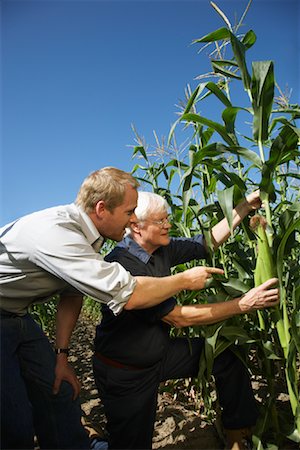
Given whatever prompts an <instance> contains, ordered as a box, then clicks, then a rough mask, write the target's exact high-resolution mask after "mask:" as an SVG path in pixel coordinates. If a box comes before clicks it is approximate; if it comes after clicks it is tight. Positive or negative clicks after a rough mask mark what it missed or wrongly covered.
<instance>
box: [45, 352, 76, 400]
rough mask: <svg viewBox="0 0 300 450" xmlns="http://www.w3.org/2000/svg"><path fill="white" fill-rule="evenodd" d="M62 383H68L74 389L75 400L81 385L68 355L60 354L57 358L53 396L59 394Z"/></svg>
mask: <svg viewBox="0 0 300 450" xmlns="http://www.w3.org/2000/svg"><path fill="white" fill-rule="evenodd" d="M62 381H67V382H68V383H70V385H71V386H72V387H73V390H74V395H73V400H75V399H76V398H77V397H78V395H79V393H80V388H81V384H80V382H79V380H78V378H77V377H76V375H75V372H74V369H73V367H72V366H71V365H70V364H69V363H68V360H67V355H64V354H60V355H57V358H56V367H55V381H54V385H53V391H52V392H53V394H54V395H55V394H58V391H59V389H60V385H61V383H62Z"/></svg>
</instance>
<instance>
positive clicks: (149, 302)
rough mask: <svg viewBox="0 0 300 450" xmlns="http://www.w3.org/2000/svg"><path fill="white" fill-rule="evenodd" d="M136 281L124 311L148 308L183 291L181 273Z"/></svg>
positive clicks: (142, 278) (140, 278)
mask: <svg viewBox="0 0 300 450" xmlns="http://www.w3.org/2000/svg"><path fill="white" fill-rule="evenodd" d="M136 280H137V284H136V287H135V289H134V291H133V293H132V295H131V297H130V299H129V300H128V302H127V303H126V305H125V307H124V309H140V308H150V307H151V306H155V305H157V304H158V303H161V302H162V301H164V300H166V299H167V298H169V297H172V296H173V295H176V294H178V292H180V291H181V290H182V289H185V288H184V287H183V284H184V276H183V272H182V273H178V274H176V275H172V276H169V277H162V278H155V277H136Z"/></svg>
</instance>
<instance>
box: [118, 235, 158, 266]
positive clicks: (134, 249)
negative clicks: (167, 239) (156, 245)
mask: <svg viewBox="0 0 300 450" xmlns="http://www.w3.org/2000/svg"><path fill="white" fill-rule="evenodd" d="M118 247H121V248H126V249H127V250H128V252H129V253H131V254H132V255H133V256H136V257H137V258H138V259H140V260H141V261H142V262H143V263H145V264H147V263H148V262H149V260H150V258H151V257H152V255H151V254H150V253H148V252H147V251H146V250H144V249H143V248H142V247H140V246H139V244H138V243H137V242H135V241H134V240H133V239H132V238H131V237H130V236H129V235H128V236H126V237H125V238H124V239H123V241H121V242H120V243H119V244H118Z"/></svg>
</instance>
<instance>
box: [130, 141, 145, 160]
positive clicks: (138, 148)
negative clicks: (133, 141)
mask: <svg viewBox="0 0 300 450" xmlns="http://www.w3.org/2000/svg"><path fill="white" fill-rule="evenodd" d="M138 153H140V154H141V155H142V157H143V158H144V159H145V160H146V161H148V157H147V153H146V150H145V149H144V147H143V146H141V145H138V146H135V147H134V149H133V153H132V157H133V158H134V157H135V156H136V155H137V154H138Z"/></svg>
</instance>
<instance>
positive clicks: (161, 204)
mask: <svg viewBox="0 0 300 450" xmlns="http://www.w3.org/2000/svg"><path fill="white" fill-rule="evenodd" d="M168 209H169V205H168V203H167V201H166V200H165V199H164V198H163V197H162V196H161V195H158V194H154V192H145V191H138V201H137V207H136V208H135V210H134V213H135V215H136V217H137V219H138V220H140V221H143V220H145V219H147V217H148V216H149V215H150V214H151V213H154V212H155V213H156V212H158V213H165V212H167V211H168Z"/></svg>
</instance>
